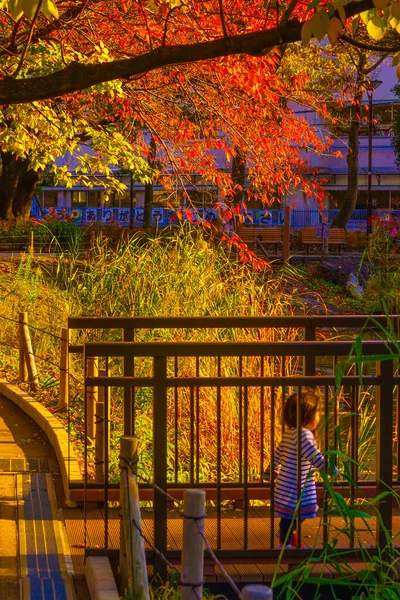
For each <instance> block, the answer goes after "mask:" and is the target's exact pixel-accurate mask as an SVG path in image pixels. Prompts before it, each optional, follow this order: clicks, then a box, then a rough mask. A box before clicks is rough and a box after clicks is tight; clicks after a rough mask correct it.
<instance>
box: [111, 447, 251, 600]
mask: <svg viewBox="0 0 400 600" xmlns="http://www.w3.org/2000/svg"><path fill="white" fill-rule="evenodd" d="M119 458H120V464H121V462H122V461H124V462H125V463H126V466H125V467H121V468H122V469H126V470H128V469H129V470H130V471H131V472H132V473H133V475H135V476H136V477H139V479H141V480H142V481H143V482H144V483H147V484H149V485H151V486H152V487H153V488H154V489H156V490H157V491H158V492H160V493H161V494H163V495H164V496H165V497H166V498H168V499H169V500H171V501H173V502H175V503H176V504H180V505H181V504H182V503H181V501H180V500H178V499H177V498H174V496H171V494H169V493H168V492H166V491H165V490H163V489H162V488H160V487H159V486H158V485H157V484H155V483H153V482H151V481H150V480H148V479H145V478H144V477H142V476H141V475H139V474H138V473H136V471H135V469H134V468H133V465H134V464H137V463H138V460H137V459H136V460H135V461H130V460H128V459H126V458H124V457H122V456H120V457H119ZM179 514H180V516H181V517H183V518H184V519H191V520H193V521H194V522H195V523H196V526H197V529H198V532H199V534H200V535H201V537H202V538H203V541H204V544H205V546H206V549H207V551H208V552H209V554H210V556H211V558H212V559H213V561H214V562H215V564H216V565H217V567H218V568H219V569H220V570H221V573H222V575H223V576H224V577H225V579H226V580H227V582H228V583H229V584H230V586H231V587H232V589H233V590H234V592H235V593H236V594H237V596H238V598H239V599H240V600H242V598H243V595H242V593H241V591H240V590H239V588H238V587H237V585H236V583H235V582H234V581H233V579H232V577H231V576H230V575H229V573H227V571H226V569H225V568H224V566H223V565H222V563H221V561H220V560H218V558H217V556H216V555H215V552H214V551H213V549H212V548H211V545H210V542H209V541H208V539H207V538H206V536H205V534H204V532H203V531H202V530H201V525H200V522H201V521H202V520H203V519H204V517H206V516H207V515H206V514H204V515H201V516H192V515H185V514H181V513H179ZM133 524H134V526H135V527H136V528H137V529H138V530H139V533H140V535H141V536H142V537H143V539H144V540H145V542H146V544H148V545H149V546H150V547H151V549H152V550H154V551H155V552H156V553H157V554H158V555H159V556H160V557H161V559H162V560H163V561H164V562H165V563H166V564H167V565H168V566H170V567H171V568H174V569H175V570H177V571H178V572H179V573H180V571H179V569H177V568H176V567H175V566H174V565H171V563H169V561H168V559H167V558H166V557H165V556H164V555H163V554H162V553H161V552H160V551H159V550H157V549H156V548H154V546H152V544H151V543H150V542H149V541H148V540H147V539H146V538H145V537H144V535H143V534H142V532H141V529H140V528H138V526H137V524H136V523H133ZM203 583H204V582H203ZM203 583H197V584H193V583H192V584H189V583H186V584H184V585H187V586H188V587H190V586H191V587H193V591H194V592H195V594H196V596H197V591H196V590H195V589H194V588H195V587H196V586H200V585H203ZM181 585H182V584H181ZM199 600H201V599H200V598H199Z"/></svg>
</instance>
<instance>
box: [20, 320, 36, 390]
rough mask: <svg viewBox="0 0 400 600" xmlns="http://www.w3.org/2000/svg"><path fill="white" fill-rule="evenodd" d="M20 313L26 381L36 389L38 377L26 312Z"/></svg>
mask: <svg viewBox="0 0 400 600" xmlns="http://www.w3.org/2000/svg"><path fill="white" fill-rule="evenodd" d="M20 315H24V318H23V320H22V323H21V327H22V340H23V347H24V353H25V361H26V366H27V369H28V381H29V383H30V385H31V388H32V389H33V390H34V391H36V390H37V387H38V383H39V379H38V376H37V371H36V363H35V357H34V355H33V349H32V340H31V335H30V333H29V327H28V314H27V313H20ZM20 322H21V316H20Z"/></svg>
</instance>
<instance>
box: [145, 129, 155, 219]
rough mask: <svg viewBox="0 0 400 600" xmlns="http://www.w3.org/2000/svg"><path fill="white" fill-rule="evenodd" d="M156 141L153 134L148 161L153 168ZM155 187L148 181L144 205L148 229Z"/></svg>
mask: <svg viewBox="0 0 400 600" xmlns="http://www.w3.org/2000/svg"><path fill="white" fill-rule="evenodd" d="M156 150H157V147H156V143H155V141H154V138H153V136H151V140H150V152H149V157H148V159H147V162H148V164H149V166H150V167H151V168H153V167H154V159H155V157H156ZM153 189H154V185H153V182H152V181H151V182H150V183H146V184H145V187H144V207H143V229H148V228H149V227H150V226H151V213H152V210H153Z"/></svg>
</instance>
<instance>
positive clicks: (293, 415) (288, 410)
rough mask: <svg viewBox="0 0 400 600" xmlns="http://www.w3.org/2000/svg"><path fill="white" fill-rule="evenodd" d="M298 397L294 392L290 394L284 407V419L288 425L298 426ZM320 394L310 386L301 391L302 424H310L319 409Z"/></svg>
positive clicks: (291, 426)
mask: <svg viewBox="0 0 400 600" xmlns="http://www.w3.org/2000/svg"><path fill="white" fill-rule="evenodd" d="M297 398H298V394H297V393H294V394H291V395H290V396H288V398H287V399H286V402H285V406H284V409H283V420H284V423H285V425H286V426H287V427H290V428H291V429H292V428H294V427H296V423H297ZM318 404H319V396H318V395H317V394H316V393H315V392H314V390H312V389H310V388H304V389H303V390H302V391H301V426H302V427H304V426H305V425H308V423H310V422H311V421H312V420H313V418H314V415H315V413H316V412H317V410H318Z"/></svg>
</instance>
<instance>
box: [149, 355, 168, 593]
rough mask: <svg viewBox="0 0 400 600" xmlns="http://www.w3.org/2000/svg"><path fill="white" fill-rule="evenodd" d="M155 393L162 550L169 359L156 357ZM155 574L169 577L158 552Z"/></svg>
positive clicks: (161, 544) (157, 524) (157, 528)
mask: <svg viewBox="0 0 400 600" xmlns="http://www.w3.org/2000/svg"><path fill="white" fill-rule="evenodd" d="M154 381H155V385H154V394H153V415H154V417H153V473H154V479H153V482H154V483H155V484H156V485H157V487H154V502H153V515H154V517H153V518H154V546H155V548H157V550H158V551H159V552H161V553H162V554H165V552H166V551H167V497H166V495H165V492H166V491H167V421H168V419H167V359H166V357H165V356H156V357H154ZM154 575H158V576H159V577H160V579H161V581H164V582H165V581H166V579H167V566H166V564H165V562H164V561H163V560H162V558H161V556H159V555H157V554H155V555H154Z"/></svg>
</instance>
